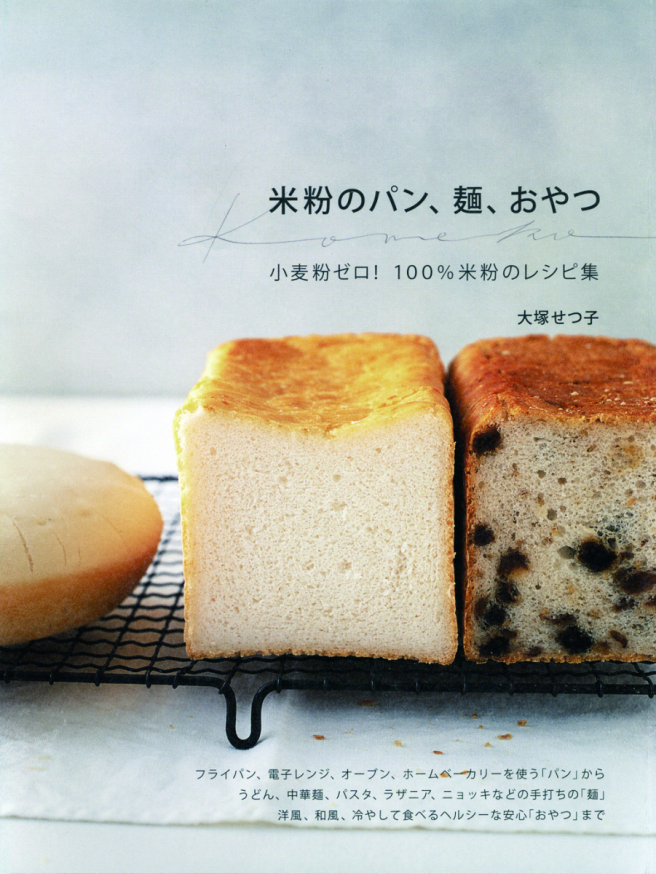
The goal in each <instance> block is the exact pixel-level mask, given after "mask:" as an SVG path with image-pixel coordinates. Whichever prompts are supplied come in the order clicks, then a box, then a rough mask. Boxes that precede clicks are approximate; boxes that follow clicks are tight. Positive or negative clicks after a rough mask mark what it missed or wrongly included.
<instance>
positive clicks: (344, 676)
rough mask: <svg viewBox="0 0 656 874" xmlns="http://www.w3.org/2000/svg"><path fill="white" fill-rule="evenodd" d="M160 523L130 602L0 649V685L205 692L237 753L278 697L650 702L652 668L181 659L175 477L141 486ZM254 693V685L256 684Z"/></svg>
mask: <svg viewBox="0 0 656 874" xmlns="http://www.w3.org/2000/svg"><path fill="white" fill-rule="evenodd" d="M144 481H145V482H146V484H147V485H148V487H149V488H150V489H151V491H152V493H153V495H154V497H155V499H156V500H157V502H158V504H159V505H160V508H161V510H162V515H163V516H164V531H163V536H162V541H161V543H160V547H159V550H158V552H157V555H156V557H155V559H154V561H153V563H152V565H151V567H150V569H149V570H148V573H147V574H146V576H145V577H144V579H143V580H142V582H141V583H140V585H139V586H138V587H137V589H136V590H135V592H134V593H133V594H132V595H131V596H130V597H129V598H127V599H126V600H125V601H124V602H123V603H122V604H121V605H120V606H119V607H117V608H116V610H114V611H113V612H112V613H111V614H109V615H108V616H105V617H104V618H103V619H101V620H100V621H98V622H96V623H93V624H91V625H87V626H85V627H84V628H80V629H78V630H77V631H74V632H70V633H68V634H62V635H58V636H57V637H49V638H44V639H43V640H39V641H35V642H32V643H29V644H21V645H15V646H5V647H0V676H1V677H2V678H3V679H4V681H5V683H9V682H11V681H12V680H34V681H42V682H48V683H50V684H53V683H57V682H76V683H95V684H96V685H97V686H99V685H100V684H102V683H133V684H141V685H145V686H146V687H150V686H155V685H170V686H173V687H174V688H175V687H176V686H210V687H212V688H214V689H217V690H218V691H219V692H220V693H221V694H222V695H223V696H224V698H225V700H226V734H227V737H228V740H229V741H230V743H231V744H232V745H233V746H234V747H237V748H238V749H249V748H250V747H253V746H255V744H256V743H257V742H258V740H259V738H260V733H261V728H262V704H263V702H264V699H265V698H266V697H267V695H269V694H270V693H271V692H281V691H283V690H284V689H308V690H319V691H321V690H323V691H326V692H327V691H335V690H343V691H347V690H348V691H360V692H370V693H375V692H390V691H391V692H416V693H419V692H458V693H461V694H465V693H472V692H486V693H490V692H492V693H495V692H496V693H502V692H503V693H507V694H510V695H513V694H518V693H526V692H533V693H542V694H547V695H559V694H564V693H576V694H594V695H598V696H600V697H601V696H604V695H628V694H634V695H647V696H648V697H649V698H653V697H654V695H656V665H655V664H651V663H642V664H637V663H620V662H585V663H582V664H577V665H561V664H551V663H544V664H543V663H518V664H514V665H505V664H497V663H494V662H489V663H486V664H483V665H477V664H472V663H470V662H467V661H465V660H464V659H463V658H460V657H459V658H457V659H456V661H455V662H454V663H453V664H451V665H428V664H422V663H419V662H412V661H408V660H406V659H400V660H398V661H388V660H386V659H367V658H354V657H348V658H325V657H320V656H281V657H278V656H251V657H244V658H233V659H201V660H199V661H191V660H190V659H188V658H187V655H186V652H185V645H184V641H183V625H184V617H183V575H182V547H181V539H180V515H179V510H178V500H179V494H178V483H177V478H176V477H174V476H160V477H144ZM259 675H261V677H262V681H263V682H262V685H261V686H260V687H259V688H258V689H257V691H256V692H255V694H254V695H253V697H252V700H251V708H250V710H251V713H250V717H251V724H250V727H251V731H250V735H249V736H248V737H246V738H242V737H239V735H238V734H237V728H236V721H237V696H236V694H235V690H234V689H233V686H232V683H233V681H234V680H235V679H236V678H237V677H238V676H250V677H251V678H253V677H257V676H259ZM255 685H256V686H257V681H256V682H255Z"/></svg>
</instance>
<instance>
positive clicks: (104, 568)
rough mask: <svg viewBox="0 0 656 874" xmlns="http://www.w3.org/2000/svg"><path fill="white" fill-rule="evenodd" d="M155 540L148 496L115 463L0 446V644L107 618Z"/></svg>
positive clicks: (157, 524) (155, 515)
mask: <svg viewBox="0 0 656 874" xmlns="http://www.w3.org/2000/svg"><path fill="white" fill-rule="evenodd" d="M161 533H162V517H161V514H160V512H159V509H158V507H157V504H156V503H155V501H154V499H153V497H152V496H151V495H150V493H149V492H148V490H147V489H146V487H145V486H144V484H143V483H142V482H141V480H140V479H138V478H137V477H134V476H130V475H129V474H127V473H125V472H124V471H122V470H121V469H120V468H118V467H116V465H114V464H111V463H110V462H107V461H96V460H92V459H90V458H83V457H81V456H79V455H74V454H73V453H70V452H62V451H60V450H56V449H46V448H42V447H34V446H11V445H0V644H2V645H7V644H13V643H23V642H25V641H28V640H36V639H38V638H41V637H47V636H49V635H51V634H59V633H60V632H63V631H68V630H70V629H72V628H77V627H79V626H81V625H85V624H87V623H88V622H92V621H94V620H96V619H98V618H100V617H101V616H103V615H104V614H105V613H108V612H109V611H110V610H112V609H113V608H114V607H116V606H117V604H120V602H121V601H122V600H123V599H124V598H125V597H126V596H127V595H128V594H129V593H130V592H131V591H132V590H133V589H134V587H135V586H136V585H137V583H138V582H139V581H140V579H141V578H142V576H143V575H144V573H145V572H146V570H147V569H148V566H149V564H150V562H151V561H152V559H153V556H154V554H155V552H156V550H157V546H158V544H159V539H160V536H161Z"/></svg>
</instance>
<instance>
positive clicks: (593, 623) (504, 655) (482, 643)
mask: <svg viewBox="0 0 656 874" xmlns="http://www.w3.org/2000/svg"><path fill="white" fill-rule="evenodd" d="M449 391H450V396H451V399H452V405H453V409H454V418H455V420H456V423H457V429H456V430H457V440H458V444H459V456H460V458H461V460H462V463H463V466H464V470H463V475H464V491H465V494H464V500H465V505H466V522H465V530H464V550H463V551H464V554H465V573H464V599H463V600H464V620H463V627H464V649H465V654H466V655H467V657H468V658H470V659H474V660H477V661H481V660H485V659H489V658H493V659H498V660H501V661H506V662H515V661H522V660H534V661H543V660H553V661H558V662H579V661H583V660H595V659H597V660H611V659H612V660H620V661H640V660H649V659H656V348H655V347H653V346H651V345H650V344H649V343H644V342H641V341H637V340H615V339H609V338H604V337H572V336H558V337H547V336H543V335H536V336H528V337H519V338H514V339H495V340H483V341H480V342H478V343H474V344H472V345H470V346H468V347H466V348H465V349H463V350H462V351H461V352H460V353H459V355H458V356H457V357H456V359H455V360H454V362H453V363H452V365H451V368H450V372H449Z"/></svg>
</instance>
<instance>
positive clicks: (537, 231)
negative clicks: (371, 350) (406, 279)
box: [178, 194, 656, 261]
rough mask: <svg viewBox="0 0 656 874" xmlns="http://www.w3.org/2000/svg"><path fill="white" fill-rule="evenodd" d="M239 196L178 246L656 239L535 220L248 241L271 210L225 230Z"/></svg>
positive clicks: (208, 251) (210, 249)
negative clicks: (495, 226)
mask: <svg viewBox="0 0 656 874" xmlns="http://www.w3.org/2000/svg"><path fill="white" fill-rule="evenodd" d="M238 197H239V195H238V194H237V195H235V197H234V199H233V201H232V203H231V204H230V206H229V208H228V211H227V212H226V214H225V216H224V217H223V221H222V222H221V225H220V227H219V229H218V231H217V232H216V234H199V235H198V236H195V237H187V239H185V240H182V241H181V242H180V243H178V246H198V245H205V246H207V251H206V253H205V257H204V258H203V261H205V260H207V258H208V256H209V254H210V252H211V251H212V247H213V246H214V245H215V243H217V242H221V243H230V244H231V245H235V246H281V245H285V244H288V243H319V245H320V246H321V247H322V248H324V249H325V248H328V247H329V246H334V245H336V244H337V243H347V242H352V241H354V240H368V239H374V238H378V239H380V240H381V241H382V242H383V243H401V242H404V241H405V240H421V241H422V242H425V243H463V242H467V241H469V240H483V239H489V240H491V241H493V242H495V243H503V242H505V241H506V240H509V239H511V238H513V237H521V238H523V239H525V240H534V241H535V242H541V241H542V240H547V239H552V240H554V241H555V242H557V243H559V242H562V241H563V240H568V239H577V240H653V239H656V237H654V236H624V235H621V234H608V235H606V234H578V233H576V232H575V231H574V230H571V229H570V230H568V231H565V232H561V233H559V232H558V231H551V232H547V233H545V232H544V231H543V229H542V228H540V227H538V226H537V225H536V224H535V220H532V221H528V222H525V223H523V224H520V225H514V226H513V227H509V228H504V229H503V230H500V231H491V232H489V233H485V234H472V235H469V236H465V237H456V236H451V235H450V234H449V232H448V231H440V233H438V234H434V235H432V236H423V235H422V234H411V235H408V236H397V235H396V234H388V233H385V232H384V231H373V232H370V233H367V234H356V235H355V236H348V237H338V236H335V235H334V234H324V235H321V236H316V237H291V238H289V239H280V240H247V239H235V238H234V235H235V234H237V232H238V231H241V230H243V229H244V228H247V227H250V226H251V225H254V224H255V223H256V222H258V221H260V220H261V219H263V218H264V217H265V216H267V215H269V210H267V211H266V212H263V213H261V214H260V215H257V216H255V218H252V219H250V220H249V221H246V222H242V224H239V225H236V226H235V227H233V228H230V229H229V230H224V227H225V224H226V222H227V220H228V216H229V215H230V213H231V211H232V208H233V207H234V205H235V202H236V200H237V198H238Z"/></svg>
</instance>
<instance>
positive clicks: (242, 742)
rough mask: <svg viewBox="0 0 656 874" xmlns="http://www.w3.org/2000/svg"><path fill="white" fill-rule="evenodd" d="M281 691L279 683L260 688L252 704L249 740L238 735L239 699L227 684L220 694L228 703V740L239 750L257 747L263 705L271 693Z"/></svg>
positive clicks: (260, 730)
mask: <svg viewBox="0 0 656 874" xmlns="http://www.w3.org/2000/svg"><path fill="white" fill-rule="evenodd" d="M273 691H278V692H279V691H280V689H279V684H278V682H276V681H274V682H272V683H266V684H265V685H264V686H262V687H261V688H259V689H258V690H257V692H256V693H255V695H254V697H253V701H252V703H251V733H250V734H249V736H248V737H247V738H240V737H239V735H238V734H237V698H236V696H235V693H234V690H233V688H232V686H231V685H230V684H229V683H225V684H224V685H223V686H222V687H221V688H220V689H219V692H220V693H221V694H222V695H223V697H224V698H225V701H226V735H227V737H228V740H229V741H230V743H231V744H232V746H233V747H235V748H236V749H238V750H250V749H251V748H252V747H254V746H255V745H256V743H257V742H258V741H259V739H260V735H261V733H262V703H263V702H264V699H265V698H266V696H267V695H269V693H271V692H273Z"/></svg>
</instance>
